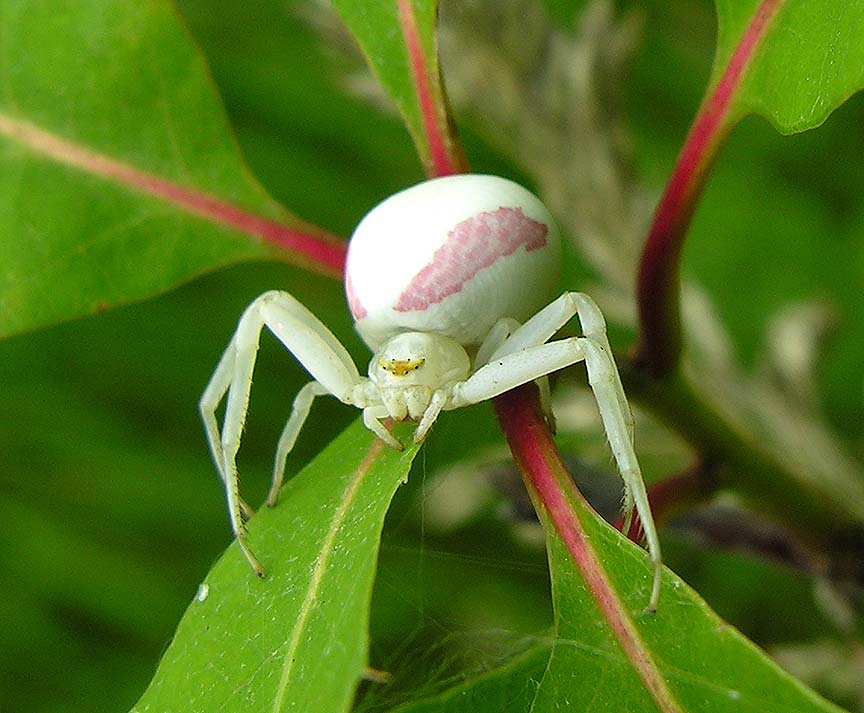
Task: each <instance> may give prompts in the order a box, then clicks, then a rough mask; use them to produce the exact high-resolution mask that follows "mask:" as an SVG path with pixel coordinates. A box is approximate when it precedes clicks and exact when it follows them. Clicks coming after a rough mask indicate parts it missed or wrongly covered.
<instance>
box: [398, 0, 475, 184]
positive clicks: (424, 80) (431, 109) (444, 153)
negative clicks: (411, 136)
mask: <svg viewBox="0 0 864 713" xmlns="http://www.w3.org/2000/svg"><path fill="white" fill-rule="evenodd" d="M399 21H400V23H401V25H402V34H403V36H404V38H405V46H406V48H407V50H408V58H409V60H410V62H411V73H412V75H413V77H414V86H415V88H416V90H417V101H418V102H419V104H420V113H421V115H422V117H423V129H424V131H425V134H426V142H427V143H428V145H429V161H430V164H431V165H428V166H427V167H426V168H427V173H428V174H429V175H431V176H450V175H452V174H454V173H466V172H467V171H468V167H467V165H466V164H465V161H464V158H463V157H462V155H461V152H460V151H459V150H458V149H457V148H456V147H457V144H456V142H455V141H454V139H453V137H452V136H451V126H450V124H449V122H448V121H447V111H446V106H445V105H444V102H443V91H442V90H441V80H440V77H439V75H438V72H437V70H435V69H434V68H432V67H430V66H429V64H428V63H427V61H426V55H425V53H424V51H423V45H422V43H421V40H420V33H419V31H418V29H417V19H416V17H415V15H414V5H413V4H412V2H411V0H399ZM433 88H435V89H437V90H438V91H437V92H434V91H433Z"/></svg>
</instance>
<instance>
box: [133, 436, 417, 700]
mask: <svg viewBox="0 0 864 713" xmlns="http://www.w3.org/2000/svg"><path fill="white" fill-rule="evenodd" d="M401 430H402V433H401V435H403V436H404V435H406V433H408V435H409V436H410V431H408V432H406V431H405V429H401ZM409 443H410V440H409ZM416 452H417V447H416V446H412V447H409V448H406V450H404V451H402V452H398V451H395V450H392V449H390V448H387V447H386V446H384V444H383V443H382V442H381V441H380V440H376V439H375V438H374V437H373V436H372V435H371V433H370V432H369V431H368V430H366V428H365V427H364V426H363V425H362V424H361V423H359V422H356V423H355V424H354V425H353V426H351V427H350V428H349V429H348V430H346V431H345V432H344V433H343V434H342V435H341V436H340V437H339V438H337V439H336V440H335V441H334V442H333V443H332V444H331V445H330V446H329V447H328V448H327V449H326V450H325V451H324V452H322V453H321V455H320V456H319V457H318V458H316V459H315V460H314V461H313V462H312V463H311V464H310V465H309V466H308V467H307V468H305V469H304V470H303V471H302V472H301V473H300V474H298V475H297V476H296V477H295V478H293V479H291V480H290V481H289V482H288V483H287V485H286V486H285V488H284V490H283V491H282V494H281V496H280V501H279V503H278V505H277V506H276V507H275V508H273V509H272V510H262V512H260V513H258V514H257V515H256V516H255V517H254V518H253V519H252V521H251V522H250V528H249V542H250V544H251V546H252V547H253V549H254V550H255V551H256V553H257V554H258V556H259V558H260V559H261V561H262V563H263V564H264V566H265V568H266V569H267V575H266V577H265V578H264V579H263V580H259V579H258V578H257V577H255V575H254V574H253V573H252V571H251V570H250V568H249V565H248V564H247V563H246V561H245V559H243V556H242V555H241V553H240V550H239V548H238V547H237V546H236V544H235V545H234V546H232V547H231V548H230V549H229V550H228V551H227V552H226V553H225V555H223V557H222V558H221V559H220V560H219V562H218V563H217V564H216V566H215V567H214V568H213V569H212V570H211V571H210V574H209V575H208V576H207V578H206V580H205V581H204V582H203V583H202V585H201V588H200V589H199V593H198V596H197V597H196V599H195V600H194V601H193V602H192V604H191V605H190V607H189V609H188V610H187V612H186V614H185V616H184V617H183V619H182V621H181V622H180V625H179V627H178V629H177V633H176V635H175V637H174V641H173V642H172V644H171V646H170V647H169V649H168V651H167V652H166V654H165V656H164V658H163V660H162V662H161V664H160V666H159V669H158V671H157V672H156V676H155V678H154V680H153V682H152V684H151V685H150V688H149V689H148V690H147V692H146V693H145V694H144V696H143V697H142V699H141V700H140V701H139V703H138V704H137V706H136V707H135V708H134V709H133V710H135V711H140V712H141V713H144V712H145V711H170V710H183V711H189V712H190V713H191V712H192V711H213V710H218V709H224V708H225V707H228V708H236V709H238V710H239V709H247V710H272V711H289V710H296V711H309V710H315V711H320V713H328V712H330V711H334V712H335V711H346V710H348V709H349V707H350V704H351V700H352V698H353V695H354V688H355V687H356V685H357V683H358V682H359V680H360V678H361V675H362V673H363V670H364V668H365V667H366V665H367V663H366V656H367V648H368V632H367V628H368V609H369V598H370V596H371V591H372V581H373V578H374V574H375V563H376V559H377V552H378V543H379V539H380V534H381V528H382V526H383V522H384V515H385V513H386V512H387V508H388V506H389V504H390V500H391V498H392V497H393V494H394V493H395V491H396V489H397V488H398V486H399V484H400V483H401V482H403V481H404V480H405V478H407V475H408V470H409V469H410V466H411V461H412V460H413V458H414V455H415V454H416Z"/></svg>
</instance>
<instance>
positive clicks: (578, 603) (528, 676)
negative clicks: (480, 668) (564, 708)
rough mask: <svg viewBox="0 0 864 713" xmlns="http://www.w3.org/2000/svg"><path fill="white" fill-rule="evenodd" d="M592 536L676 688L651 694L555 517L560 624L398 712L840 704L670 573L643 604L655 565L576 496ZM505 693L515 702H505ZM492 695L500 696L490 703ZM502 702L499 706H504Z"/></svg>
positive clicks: (628, 612)
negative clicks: (499, 663) (660, 695)
mask: <svg viewBox="0 0 864 713" xmlns="http://www.w3.org/2000/svg"><path fill="white" fill-rule="evenodd" d="M570 504H571V506H572V507H573V508H574V512H575V513H576V515H577V517H578V519H579V521H580V524H581V526H582V527H584V531H585V539H586V542H587V543H588V544H589V547H590V548H591V549H593V550H594V552H595V555H596V557H597V559H598V561H599V562H600V563H601V564H602V569H603V571H604V573H605V576H606V577H608V579H609V581H610V582H611V584H612V587H613V589H614V592H615V594H616V596H617V597H618V598H619V599H620V601H621V604H622V605H623V613H624V615H625V617H626V618H627V620H628V621H627V622H626V625H627V626H632V627H633V628H634V630H635V632H636V637H637V642H638V644H639V646H640V648H641V654H642V655H643V661H642V664H641V665H642V666H643V667H648V666H651V665H656V670H657V672H659V676H660V680H661V681H662V685H664V686H665V687H667V688H668V696H667V697H666V698H665V700H664V701H663V702H662V703H658V702H657V700H656V699H653V698H652V696H651V695H649V693H648V691H647V690H646V687H645V685H644V683H643V680H642V679H641V677H640V675H639V673H638V672H637V670H636V668H635V667H634V665H633V661H632V659H631V658H630V657H628V656H627V655H625V653H624V652H623V651H622V648H621V646H620V645H619V643H618V639H617V638H616V636H615V635H614V634H613V632H612V630H611V629H610V627H609V625H608V623H607V621H605V620H604V615H603V614H602V612H601V611H600V609H599V608H598V605H597V601H596V600H595V599H594V597H593V596H592V594H591V593H590V592H589V590H588V588H587V587H586V585H585V582H584V579H583V577H582V575H581V574H580V573H579V572H578V571H577V570H576V569H575V568H574V567H573V561H572V559H571V557H570V554H569V553H568V551H567V548H566V547H565V545H564V543H563V542H562V540H561V538H560V537H559V536H558V533H557V532H556V531H555V530H554V528H553V527H552V525H551V523H549V522H548V518H546V517H544V518H543V520H544V527H545V529H546V533H547V536H548V537H549V562H550V567H551V571H552V580H553V595H554V605H555V619H556V622H555V626H554V629H553V631H552V633H551V635H550V637H549V639H548V640H542V639H540V640H538V642H537V644H536V646H535V647H534V648H532V649H531V650H530V651H528V652H525V653H524V654H522V655H520V656H519V657H518V658H516V659H514V660H513V661H512V662H511V663H509V664H508V665H506V666H503V667H501V668H499V669H496V670H494V671H492V672H489V673H487V674H485V675H482V676H479V677H477V678H475V679H473V680H471V681H468V682H466V683H464V684H462V685H460V686H456V687H454V688H453V689H451V690H449V691H446V692H444V693H442V694H440V695H438V696H435V697H434V698H430V699H428V700H425V701H421V702H417V703H416V704H413V705H406V706H404V707H403V708H399V709H398V710H399V713H421V712H422V713H433V712H436V713H441V712H443V711H447V712H448V713H456V712H457V711H458V712H463V711H464V712H465V713H467V712H468V711H472V712H473V711H486V710H488V711H496V710H507V711H508V712H510V711H512V712H514V713H518V712H519V711H525V712H526V713H528V712H529V711H530V712H531V713H542V712H544V711H556V710H561V705H562V702H566V703H567V705H568V706H569V708H568V709H572V710H579V711H581V710H610V711H613V710H616V711H617V710H628V711H630V710H632V711H649V710H650V711H653V710H661V711H664V712H665V711H681V712H682V713H683V712H687V713H691V712H693V713H696V712H703V711H704V712H705V713H709V712H710V713H722V712H723V711H730V713H731V712H732V711H735V712H737V713H740V711H754V713H755V712H757V711H758V712H759V713H793V712H794V713H805V712H807V713H820V712H821V713H828V712H834V713H836V712H837V711H839V710H840V709H839V708H837V707H836V706H834V705H833V704H830V703H828V702H826V701H824V700H822V699H821V698H819V696H817V695H816V694H815V693H813V692H812V691H810V690H809V689H807V688H806V687H805V686H803V685H802V684H801V683H800V682H799V681H797V680H795V679H794V678H793V677H792V676H790V675H789V674H787V673H786V672H785V671H783V670H782V669H780V668H779V666H777V664H775V663H774V662H773V661H772V660H771V659H770V658H769V657H768V656H767V655H766V654H765V653H764V652H762V651H761V650H760V649H758V648H757V647H756V646H755V645H754V644H753V643H751V642H750V641H748V640H747V639H746V638H745V637H744V636H742V635H741V634H740V633H739V632H738V631H737V630H736V629H734V628H733V627H731V626H729V625H728V624H726V623H725V622H723V621H722V620H721V619H720V618H719V617H718V616H717V615H716V614H714V612H713V611H711V609H710V608H709V607H708V605H707V604H706V603H705V602H704V601H703V600H702V599H701V598H700V597H699V595H698V594H697V593H696V592H695V591H693V590H692V589H691V588H690V587H688V586H687V585H686V584H685V583H684V582H683V581H681V580H680V579H679V578H678V577H677V576H675V575H674V574H672V573H671V572H668V571H667V572H666V573H665V576H664V581H663V591H662V594H661V598H660V606H659V608H658V610H657V612H656V613H655V614H648V613H646V612H645V611H644V609H645V602H646V597H647V592H648V591H649V589H650V581H651V568H650V566H649V565H648V562H647V558H646V557H645V554H644V552H643V551H642V550H641V549H640V548H638V547H636V546H635V545H634V544H633V543H631V542H629V541H627V540H625V539H624V538H623V537H622V536H621V535H620V533H618V532H617V531H616V530H614V529H613V528H611V527H610V526H609V525H608V524H607V523H606V522H604V521H603V520H602V519H600V518H599V517H598V516H597V515H596V513H594V511H593V510H592V509H591V508H590V507H589V506H587V504H586V503H584V501H582V500H581V499H577V498H571V500H570ZM500 701H507V706H506V707H501V704H500ZM490 703H491V705H490ZM496 706H498V707H496Z"/></svg>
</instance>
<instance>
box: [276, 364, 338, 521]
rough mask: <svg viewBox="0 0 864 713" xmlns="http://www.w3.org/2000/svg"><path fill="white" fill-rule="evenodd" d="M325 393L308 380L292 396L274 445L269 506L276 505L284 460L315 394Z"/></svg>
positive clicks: (291, 448) (283, 470)
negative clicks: (284, 420) (277, 439)
mask: <svg viewBox="0 0 864 713" xmlns="http://www.w3.org/2000/svg"><path fill="white" fill-rule="evenodd" d="M327 393H328V391H327V389H325V388H324V387H323V386H322V385H321V384H319V383H318V382H317V381H310V382H309V383H308V384H306V385H305V386H304V387H303V388H302V389H300V391H298V392H297V396H295V397H294V405H293V406H292V408H291V416H290V417H289V418H288V423H286V424H285V429H284V430H283V431H282V435H281V436H280V437H279V445H278V446H277V447H276V460H275V462H274V464H273V483H272V484H271V485H270V492H269V493H268V494H267V505H268V506H269V507H273V506H274V505H276V500H277V498H278V497H279V491H280V490H281V489H282V481H283V478H284V475H285V461H286V460H287V459H288V454H289V453H290V452H291V451H292V450H293V449H294V444H295V443H296V442H297V436H298V435H299V434H300V429H301V428H303V424H304V423H305V422H306V418H307V417H308V416H309V411H310V410H311V408H312V401H313V400H314V399H315V397H316V396H324V395H325V394H327Z"/></svg>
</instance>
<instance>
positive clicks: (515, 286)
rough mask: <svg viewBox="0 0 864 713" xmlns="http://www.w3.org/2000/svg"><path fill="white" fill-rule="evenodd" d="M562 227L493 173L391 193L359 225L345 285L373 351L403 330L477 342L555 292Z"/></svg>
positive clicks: (530, 198)
mask: <svg viewBox="0 0 864 713" xmlns="http://www.w3.org/2000/svg"><path fill="white" fill-rule="evenodd" d="M559 263H560V244H559V238H558V232H557V229H556V228H555V224H554V222H553V220H552V216H551V215H550V214H549V211H548V210H547V209H546V207H545V206H544V205H543V204H542V203H541V202H540V200H539V199H538V198H536V197H535V196H534V195H533V194H532V193H530V192H529V191H528V190H526V189H525V188H523V187H522V186H520V185H518V184H516V183H514V182H512V181H509V180H507V179H504V178H499V177H497V176H484V175H475V174H467V175H460V176H447V177H444V178H437V179H432V180H430V181H426V182H424V183H421V184H418V185H416V186H413V187H411V188H408V189H407V190H404V191H402V192H400V193H397V194H395V195H394V196H391V197H390V198H388V199H387V200H385V201H384V202H382V203H380V204H378V206H376V207H375V208H373V209H372V211H370V212H369V213H368V214H367V215H366V217H365V218H364V219H363V220H362V221H361V222H360V224H359V225H358V226H357V229H356V230H355V231H354V235H353V236H352V238H351V242H350V244H349V247H348V259H347V264H346V271H345V274H346V277H345V289H346V294H347V297H348V304H349V307H350V308H351V313H352V315H353V316H354V319H355V322H356V326H357V330H358V331H359V333H360V335H361V336H362V337H363V339H364V340H365V341H366V343H367V344H369V346H370V347H372V349H373V350H377V349H378V348H379V347H380V346H381V345H382V344H383V343H384V342H385V341H386V340H387V339H388V338H389V337H391V336H393V335H394V334H398V333H400V332H405V331H424V332H433V333H437V334H443V335H446V336H448V337H450V338H452V339H454V340H456V341H457V342H459V343H460V344H463V345H472V344H477V343H479V342H480V341H481V340H482V339H483V338H484V337H485V336H486V335H487V334H488V332H489V330H490V329H491V328H492V326H493V325H494V324H495V322H497V321H498V320H499V319H501V318H502V317H513V318H515V319H517V320H520V321H523V320H524V319H527V318H528V317H529V316H531V315H532V314H534V313H535V312H536V311H537V310H538V309H539V308H540V307H541V306H542V305H544V304H545V303H546V302H547V301H548V300H549V298H550V296H551V295H552V294H553V293H554V290H555V287H556V283H557V277H558V270H559Z"/></svg>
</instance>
